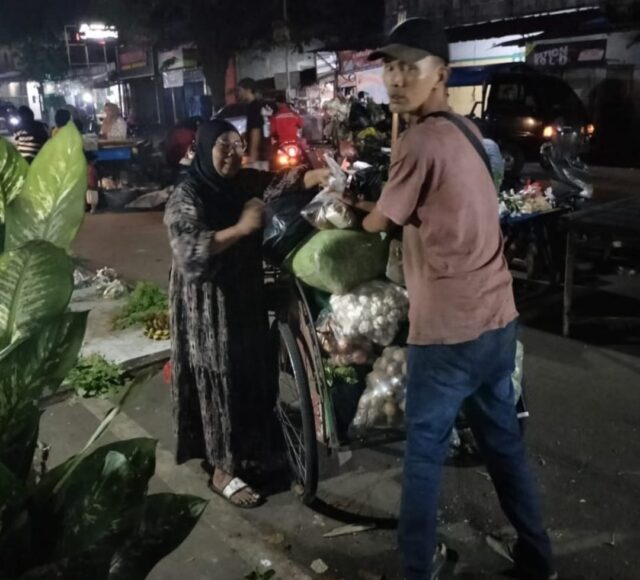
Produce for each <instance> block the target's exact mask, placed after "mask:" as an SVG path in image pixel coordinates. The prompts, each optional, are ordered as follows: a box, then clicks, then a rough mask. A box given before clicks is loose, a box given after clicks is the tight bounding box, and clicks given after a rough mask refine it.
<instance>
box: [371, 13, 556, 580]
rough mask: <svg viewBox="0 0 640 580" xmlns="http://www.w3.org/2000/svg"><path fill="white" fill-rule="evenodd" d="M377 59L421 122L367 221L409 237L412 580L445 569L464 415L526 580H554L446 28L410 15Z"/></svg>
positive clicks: (508, 309) (490, 216) (497, 252)
mask: <svg viewBox="0 0 640 580" xmlns="http://www.w3.org/2000/svg"><path fill="white" fill-rule="evenodd" d="M372 58H374V59H375V58H383V59H384V82H385V85H386V87H387V90H388V92H389V97H390V102H391V110H392V111H393V112H394V113H400V114H408V115H411V116H412V117H413V119H414V121H413V123H412V125H411V127H410V128H409V129H408V130H407V131H406V132H405V133H404V135H402V137H401V138H400V139H399V141H398V144H397V147H396V148H395V150H394V152H393V155H392V160H391V167H390V171H389V181H388V183H387V185H386V187H385V189H384V192H383V194H382V196H381V198H380V200H379V202H378V203H377V205H376V206H375V207H373V208H368V209H370V210H371V213H370V214H369V215H368V216H367V217H366V219H365V221H364V228H365V229H366V230H368V231H371V232H376V231H383V230H387V229H389V228H390V227H393V225H394V224H395V225H398V226H403V244H404V271H405V279H406V282H407V289H408V291H409V302H410V313H409V322H410V331H409V365H408V377H407V402H406V405H407V406H406V419H407V445H406V454H405V472H404V486H403V498H402V507H401V514H400V547H401V550H402V554H403V560H404V574H405V578H406V580H426V579H428V578H433V577H436V576H437V573H438V570H439V568H440V567H441V564H442V559H443V558H442V555H443V553H444V552H443V551H442V550H438V551H437V552H435V553H436V557H434V556H433V554H434V550H435V547H436V516H437V506H438V493H439V486H440V479H441V472H442V465H443V463H444V461H445V458H446V455H447V450H448V441H449V438H450V435H451V431H452V428H453V426H454V422H455V419H456V417H457V415H458V413H459V411H460V408H461V407H462V405H463V404H464V405H465V411H466V416H467V418H468V420H469V422H470V424H471V426H472V428H473V431H474V434H475V436H476V439H477V441H478V444H479V446H480V447H481V449H482V451H483V453H484V456H485V458H486V461H487V467H488V470H489V473H490V474H491V477H492V479H493V483H494V485H495V488H496V491H497V493H498V496H499V498H500V502H501V505H502V507H503V509H504V511H505V514H506V515H507V517H508V518H509V519H510V521H511V523H512V524H513V526H514V527H515V529H516V531H517V532H518V541H517V543H516V544H515V546H514V547H513V559H514V562H515V571H516V572H517V574H518V577H521V578H528V579H535V580H538V579H540V580H550V579H553V578H556V577H557V575H556V574H555V572H554V568H553V562H552V554H551V545H550V542H549V538H548V536H547V533H546V532H545V529H544V525H543V520H542V515H541V509H540V502H539V499H538V494H537V490H536V486H535V484H534V481H533V477H532V475H531V472H530V470H529V467H528V464H527V461H526V457H525V449H524V444H523V441H522V435H521V432H520V427H519V424H518V418H517V413H516V409H515V395H514V389H513V385H512V382H511V374H512V372H513V369H514V361H515V352H516V318H517V311H516V308H515V304H514V299H513V290H512V281H511V275H510V273H509V270H508V268H507V264H506V261H505V258H504V255H503V241H502V235H501V231H500V224H499V219H498V200H497V197H496V192H495V187H494V184H493V179H492V176H491V174H490V171H489V169H488V167H487V162H486V160H485V158H486V155H485V154H483V153H482V144H481V141H480V135H479V134H478V132H477V130H476V128H475V127H474V126H473V124H472V123H470V122H468V121H466V120H464V119H462V118H461V117H455V116H454V117H453V118H452V116H451V114H450V113H448V111H449V106H448V104H447V94H446V93H447V91H446V83H447V79H448V75H449V69H448V67H447V64H448V60H449V48H448V44H447V40H446V36H445V34H444V31H443V30H442V28H440V27H439V26H438V25H436V24H434V23H432V22H430V21H428V20H425V19H422V18H413V19H410V20H408V21H405V22H404V23H403V24H401V25H399V26H398V27H396V28H395V29H394V30H393V31H392V32H391V34H390V38H389V45H388V46H386V47H384V48H382V49H380V50H379V51H377V52H375V53H374V54H373V55H372ZM461 123H462V126H460V124H461ZM474 141H477V142H476V143H475V145H474Z"/></svg>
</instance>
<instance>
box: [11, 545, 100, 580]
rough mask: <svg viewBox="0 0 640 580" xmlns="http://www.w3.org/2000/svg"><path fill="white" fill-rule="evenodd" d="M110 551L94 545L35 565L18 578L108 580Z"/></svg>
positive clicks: (27, 579)
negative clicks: (46, 562) (90, 548)
mask: <svg viewBox="0 0 640 580" xmlns="http://www.w3.org/2000/svg"><path fill="white" fill-rule="evenodd" d="M110 557H111V551H110V550H109V549H104V548H101V547H99V546H96V547H95V548H94V549H92V550H88V551H87V552H85V553H83V554H78V555H74V556H70V557H67V558H61V559H60V560H57V561H54V562H50V563H48V564H43V565H42V566H36V567H34V568H32V569H30V570H28V571H27V572H25V573H24V574H22V576H20V577H19V578H18V580H54V579H56V580H108V577H109V560H110Z"/></svg>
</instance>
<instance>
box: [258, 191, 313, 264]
mask: <svg viewBox="0 0 640 580" xmlns="http://www.w3.org/2000/svg"><path fill="white" fill-rule="evenodd" d="M312 198H313V194H312V193H311V194H309V193H296V194H294V195H283V196H280V197H277V198H276V199H274V200H272V201H270V202H269V203H267V204H266V206H265V228H264V232H263V236H262V248H263V250H264V253H265V256H266V257H267V259H269V260H270V261H273V262H277V263H280V262H282V260H284V259H285V258H286V257H287V256H288V255H289V253H290V252H291V251H292V250H294V249H295V247H296V246H297V245H298V244H299V243H300V242H301V241H302V240H304V238H305V237H307V236H308V235H309V234H310V233H311V232H312V231H313V228H312V227H311V225H310V224H309V223H308V222H307V220H306V219H304V217H303V216H302V215H301V214H300V211H301V210H302V209H303V208H304V207H305V206H306V205H307V204H308V203H309V201H310V199H312Z"/></svg>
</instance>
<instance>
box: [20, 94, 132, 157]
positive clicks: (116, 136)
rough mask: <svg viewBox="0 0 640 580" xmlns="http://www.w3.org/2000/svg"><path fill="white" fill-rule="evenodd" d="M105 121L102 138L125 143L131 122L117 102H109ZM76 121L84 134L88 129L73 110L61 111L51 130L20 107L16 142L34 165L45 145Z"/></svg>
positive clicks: (106, 105) (27, 108)
mask: <svg viewBox="0 0 640 580" xmlns="http://www.w3.org/2000/svg"><path fill="white" fill-rule="evenodd" d="M104 111H105V118H104V122H103V123H102V126H101V128H100V138H101V139H104V140H107V141H124V140H125V139H126V138H127V123H126V121H125V120H124V119H123V117H122V113H121V112H120V108H119V107H118V106H117V105H115V104H113V103H106V104H105V107H104ZM70 122H73V123H74V124H75V125H76V127H77V128H78V130H79V131H80V132H81V133H82V131H83V129H84V127H83V123H82V121H81V120H80V119H76V118H73V116H72V113H71V111H70V110H69V109H65V108H61V109H58V110H57V111H56V112H55V115H54V126H53V127H52V128H51V131H49V128H48V127H47V125H46V124H45V123H43V122H42V121H38V120H36V118H35V114H34V112H33V110H32V109H31V108H30V107H27V106H26V105H23V106H21V107H19V108H18V124H17V125H16V127H15V130H14V132H13V135H12V137H13V141H14V143H15V146H16V149H17V150H18V151H19V152H20V154H21V155H22V156H23V157H24V158H25V159H26V160H27V162H29V163H31V162H32V161H33V160H34V159H35V157H36V155H37V154H38V152H39V151H40V149H42V147H43V146H44V144H45V143H46V142H47V141H48V140H49V139H50V138H52V137H55V136H56V134H57V133H58V132H59V131H60V129H62V127H64V126H65V125H67V124H68V123H70Z"/></svg>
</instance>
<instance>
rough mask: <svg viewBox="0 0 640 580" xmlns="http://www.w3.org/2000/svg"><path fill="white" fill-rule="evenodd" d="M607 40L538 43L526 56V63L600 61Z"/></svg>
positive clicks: (550, 64)
mask: <svg viewBox="0 0 640 580" xmlns="http://www.w3.org/2000/svg"><path fill="white" fill-rule="evenodd" d="M606 53H607V40H606V39H605V38H602V39H598V40H584V41H580V42H563V43H557V44H538V45H536V46H535V47H534V48H533V50H532V51H531V53H529V55H528V56H527V63H529V64H531V65H533V66H537V67H565V66H581V65H590V64H594V63H598V62H602V61H604V59H605V56H606Z"/></svg>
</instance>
